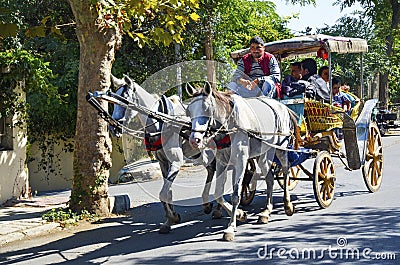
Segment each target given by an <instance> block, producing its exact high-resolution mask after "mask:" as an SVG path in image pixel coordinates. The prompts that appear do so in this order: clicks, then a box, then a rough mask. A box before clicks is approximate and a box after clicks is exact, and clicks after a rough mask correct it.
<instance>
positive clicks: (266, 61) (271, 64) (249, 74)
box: [228, 37, 281, 98]
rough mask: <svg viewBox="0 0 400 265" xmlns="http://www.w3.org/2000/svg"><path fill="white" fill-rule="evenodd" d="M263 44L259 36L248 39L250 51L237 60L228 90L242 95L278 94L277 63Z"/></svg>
mask: <svg viewBox="0 0 400 265" xmlns="http://www.w3.org/2000/svg"><path fill="white" fill-rule="evenodd" d="M264 45H265V44H264V41H263V39H262V38H260V37H253V38H252V39H251V40H250V53H248V54H246V55H244V56H243V57H242V58H241V59H240V60H239V61H238V65H237V69H236V71H235V73H234V75H233V78H232V82H230V83H229V84H228V89H229V90H231V91H233V92H234V93H236V94H239V95H240V96H242V97H257V96H260V95H264V96H267V97H270V98H276V97H278V96H280V95H279V94H280V91H277V86H278V87H279V88H280V84H279V80H280V79H281V71H280V68H279V64H278V61H277V60H276V58H275V57H274V56H273V55H272V54H270V53H268V52H266V51H265V46H264Z"/></svg>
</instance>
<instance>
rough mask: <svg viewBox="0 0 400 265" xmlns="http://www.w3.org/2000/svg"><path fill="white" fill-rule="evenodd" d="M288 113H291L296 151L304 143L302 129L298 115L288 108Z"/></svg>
mask: <svg viewBox="0 0 400 265" xmlns="http://www.w3.org/2000/svg"><path fill="white" fill-rule="evenodd" d="M288 112H289V116H290V121H291V124H292V127H293V134H294V135H293V136H294V137H293V138H294V144H293V148H294V149H295V150H297V149H299V147H300V143H301V142H302V140H301V137H300V127H299V126H298V125H297V121H298V116H297V114H296V113H295V112H294V111H293V110H291V109H289V108H288Z"/></svg>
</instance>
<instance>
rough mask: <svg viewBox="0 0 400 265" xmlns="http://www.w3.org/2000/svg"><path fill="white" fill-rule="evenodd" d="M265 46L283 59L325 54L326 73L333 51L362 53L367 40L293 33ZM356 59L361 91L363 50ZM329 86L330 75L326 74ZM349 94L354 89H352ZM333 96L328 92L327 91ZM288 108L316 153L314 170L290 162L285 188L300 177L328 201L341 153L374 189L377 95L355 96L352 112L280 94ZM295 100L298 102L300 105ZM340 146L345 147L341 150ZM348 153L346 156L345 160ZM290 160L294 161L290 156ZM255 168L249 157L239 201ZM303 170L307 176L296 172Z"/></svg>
mask: <svg viewBox="0 0 400 265" xmlns="http://www.w3.org/2000/svg"><path fill="white" fill-rule="evenodd" d="M265 50H266V51H267V52H270V53H272V54H274V55H275V57H276V58H277V59H278V60H279V62H281V60H282V59H286V58H291V57H296V56H297V57H304V56H306V57H308V56H314V57H316V56H318V55H321V54H322V56H325V59H327V60H328V62H329V70H330V74H329V76H330V77H332V72H331V69H332V67H331V60H332V59H331V58H332V56H331V55H332V53H338V54H344V53H360V55H362V53H364V52H367V51H368V46H367V42H366V41H365V40H363V39H359V38H346V37H333V36H327V35H313V36H303V37H295V38H292V39H286V40H281V41H275V42H270V43H267V44H266V45H265ZM248 52H249V50H248V49H243V50H239V51H236V52H232V53H231V57H232V58H233V59H234V60H235V61H237V60H238V59H239V58H240V57H241V56H243V55H244V54H246V53H248ZM360 58H361V63H360V64H361V65H360V77H361V78H360V80H361V89H360V90H359V91H361V93H362V91H363V87H362V85H363V72H362V56H361V57H360ZM330 87H332V78H330ZM352 96H353V97H354V94H352ZM362 97H363V95H360V98H361V99H362ZM331 100H332V97H331ZM281 102H282V103H283V104H285V105H287V106H288V107H289V108H291V109H293V110H294V111H296V112H297V114H298V115H300V116H301V117H303V120H302V124H301V127H302V139H303V142H302V146H303V147H305V148H307V149H311V150H314V151H315V152H312V153H313V155H312V157H315V160H314V167H313V171H312V172H310V171H309V170H307V169H306V168H304V166H303V165H302V163H300V164H295V165H293V167H292V168H291V170H290V173H291V177H290V179H291V181H290V182H289V185H290V189H293V188H294V187H295V186H296V184H297V183H298V181H299V180H309V181H313V188H314V194H315V198H316V200H317V202H318V204H319V205H320V206H321V207H322V208H326V207H328V206H329V205H330V204H331V203H332V201H333V196H334V190H335V181H336V177H335V171H334V167H333V162H332V158H331V156H335V157H338V158H340V159H341V161H342V162H343V163H344V165H345V166H346V168H347V169H350V170H355V169H359V168H361V169H362V174H363V177H364V181H365V184H366V186H367V188H368V190H369V191H370V192H375V191H377V190H378V189H379V187H380V185H381V181H382V165H383V153H382V141H381V136H380V134H379V129H378V127H377V125H376V123H375V122H373V121H372V111H373V109H374V106H375V103H376V102H377V100H375V99H371V100H368V101H366V102H365V103H364V102H363V101H362V100H360V99H359V98H357V101H356V102H357V103H356V105H355V106H353V108H352V111H351V113H346V112H344V111H343V109H341V108H338V107H335V106H333V105H332V104H330V103H331V102H326V103H323V102H320V101H316V100H312V99H306V98H304V96H302V97H294V98H287V97H286V98H285V99H283V100H282V101H281ZM299 106H300V107H299ZM338 129H339V130H341V131H343V135H344V141H342V140H339V139H338V136H337V134H336V132H337V131H338ZM343 147H344V149H345V152H344V150H343ZM344 159H347V162H346V161H344ZM295 163H298V161H297V162H295ZM255 170H256V165H255V163H254V162H253V161H250V162H249V165H248V171H247V175H246V177H247V179H245V180H246V181H244V187H243V189H242V193H243V196H242V204H248V203H250V202H251V200H252V198H253V196H254V193H255V192H254V187H255V185H254V184H255V183H254V181H253V182H251V180H250V178H251V175H252V173H254V171H255ZM301 172H304V173H305V174H306V175H307V177H306V178H301V177H300V173H301ZM275 175H276V179H278V183H280V184H281V186H282V185H283V183H282V181H281V180H282V177H281V176H280V171H279V167H278V169H276V170H275Z"/></svg>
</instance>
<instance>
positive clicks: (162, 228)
mask: <svg viewBox="0 0 400 265" xmlns="http://www.w3.org/2000/svg"><path fill="white" fill-rule="evenodd" d="M169 232H171V227H170V226H169V225H161V226H160V229H159V230H158V233H160V234H168V233H169Z"/></svg>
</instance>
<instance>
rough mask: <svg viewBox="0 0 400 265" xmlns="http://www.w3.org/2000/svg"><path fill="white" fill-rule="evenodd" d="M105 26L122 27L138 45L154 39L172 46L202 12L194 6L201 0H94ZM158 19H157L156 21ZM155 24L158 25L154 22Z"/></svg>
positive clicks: (179, 41)
mask: <svg viewBox="0 0 400 265" xmlns="http://www.w3.org/2000/svg"><path fill="white" fill-rule="evenodd" d="M93 3H95V6H96V10H97V13H98V19H97V21H98V23H99V26H100V27H102V28H105V29H107V28H119V29H120V30H122V32H124V33H126V34H128V36H130V37H131V38H132V39H133V40H134V41H135V42H137V43H138V45H139V47H143V46H144V45H145V44H147V43H149V42H150V41H151V42H155V43H157V44H162V45H164V46H169V45H170V44H171V43H172V42H175V43H182V37H181V34H182V32H183V31H184V30H185V26H186V24H187V23H189V22H190V21H196V20H198V19H199V16H198V15H197V14H196V13H195V10H196V9H197V8H198V7H199V5H198V0H162V1H153V0H144V1H143V0H140V1H139V0H125V1H119V2H118V3H117V2H114V1H93ZM153 22H155V23H153ZM154 25H156V26H154Z"/></svg>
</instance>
